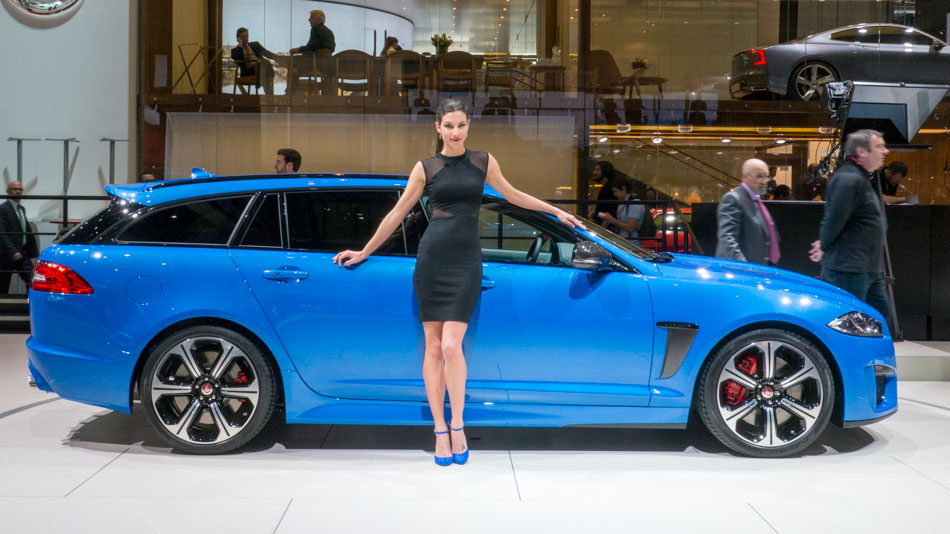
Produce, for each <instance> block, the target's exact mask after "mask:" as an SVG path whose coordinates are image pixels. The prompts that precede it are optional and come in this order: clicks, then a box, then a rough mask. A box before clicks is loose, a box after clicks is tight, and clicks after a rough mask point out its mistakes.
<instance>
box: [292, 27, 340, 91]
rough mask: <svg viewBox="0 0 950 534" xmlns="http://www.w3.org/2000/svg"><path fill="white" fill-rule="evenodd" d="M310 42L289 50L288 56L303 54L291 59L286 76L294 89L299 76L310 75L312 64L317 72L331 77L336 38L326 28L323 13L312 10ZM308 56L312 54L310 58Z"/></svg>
mask: <svg viewBox="0 0 950 534" xmlns="http://www.w3.org/2000/svg"><path fill="white" fill-rule="evenodd" d="M309 20H310V40H309V41H307V44H305V45H303V46H301V47H299V48H291V49H290V55H291V57H292V58H293V56H294V54H299V53H301V52H303V53H304V57H303V58H301V57H297V58H293V62H292V67H291V72H290V73H289V74H288V77H290V80H288V83H289V84H290V85H291V87H296V85H297V81H298V80H299V79H300V76H301V75H307V74H310V73H311V72H312V71H313V64H314V63H316V66H317V70H319V71H320V72H321V73H323V74H324V75H325V77H330V76H332V75H333V71H334V67H333V58H332V57H331V56H332V54H333V51H334V50H336V38H335V37H334V36H333V31H332V30H330V28H327V25H326V21H327V16H326V14H325V13H324V12H323V11H320V10H319V9H314V10H313V11H311V12H310V19H309ZM308 54H314V56H310V55H308Z"/></svg>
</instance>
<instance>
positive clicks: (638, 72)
mask: <svg viewBox="0 0 950 534" xmlns="http://www.w3.org/2000/svg"><path fill="white" fill-rule="evenodd" d="M630 67H631V68H632V69H633V77H634V78H639V77H640V76H643V71H645V70H647V69H648V68H649V67H650V62H649V61H647V59H646V58H643V57H638V58H634V59H633V61H631V62H630Z"/></svg>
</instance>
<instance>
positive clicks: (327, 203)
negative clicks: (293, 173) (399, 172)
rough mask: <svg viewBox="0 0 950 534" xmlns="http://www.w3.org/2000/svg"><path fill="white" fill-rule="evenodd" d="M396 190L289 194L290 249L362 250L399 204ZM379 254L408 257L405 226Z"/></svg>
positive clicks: (385, 243)
mask: <svg viewBox="0 0 950 534" xmlns="http://www.w3.org/2000/svg"><path fill="white" fill-rule="evenodd" d="M398 199H399V196H398V194H397V193H396V192H395V191H307V192H301V193H287V225H288V233H289V235H290V248H291V249H293V250H320V251H326V252H339V251H341V250H345V249H351V250H359V249H361V248H363V245H365V244H366V242H367V241H369V239H370V238H371V237H373V233H374V232H376V228H377V227H378V226H379V223H380V222H382V220H383V218H384V217H386V214H387V213H389V211H390V210H391V209H392V208H393V206H395V205H396V201H397V200H398ZM375 253H376V254H405V253H406V244H405V240H404V239H403V235H402V227H401V226H400V227H397V228H396V231H394V232H393V234H392V235H391V236H389V238H388V239H386V241H385V242H384V243H383V244H382V245H381V246H380V247H379V248H378V249H376V252H375Z"/></svg>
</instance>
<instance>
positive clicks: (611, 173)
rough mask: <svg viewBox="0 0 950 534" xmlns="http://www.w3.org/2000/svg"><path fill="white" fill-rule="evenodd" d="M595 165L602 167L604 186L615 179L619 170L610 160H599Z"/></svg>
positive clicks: (601, 173)
mask: <svg viewBox="0 0 950 534" xmlns="http://www.w3.org/2000/svg"><path fill="white" fill-rule="evenodd" d="M594 167H600V175H601V176H603V177H604V187H607V186H608V185H609V184H610V182H613V181H614V178H615V177H616V174H617V171H616V170H614V164H613V163H611V162H609V161H598V162H597V163H595V164H594Z"/></svg>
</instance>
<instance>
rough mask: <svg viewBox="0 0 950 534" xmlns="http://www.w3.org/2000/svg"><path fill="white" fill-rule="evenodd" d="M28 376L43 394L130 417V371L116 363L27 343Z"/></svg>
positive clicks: (34, 340) (40, 343) (31, 340)
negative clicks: (128, 414) (47, 392)
mask: <svg viewBox="0 0 950 534" xmlns="http://www.w3.org/2000/svg"><path fill="white" fill-rule="evenodd" d="M26 350H27V355H28V357H29V367H30V373H31V374H32V375H33V379H34V380H36V385H37V387H38V388H39V389H41V390H43V391H49V392H52V393H56V394H57V395H59V396H60V397H62V398H64V399H69V400H73V401H76V402H82V403H85V404H92V405H94V406H101V407H103V408H108V409H110V410H116V411H119V412H125V413H132V406H131V400H130V392H129V384H130V381H131V370H130V369H123V368H121V367H120V366H117V365H116V364H115V362H113V361H110V360H107V359H104V358H101V357H99V356H95V355H92V354H84V353H79V352H75V351H70V350H68V349H65V348H62V347H57V346H54V345H50V344H47V343H42V342H40V341H37V340H36V338H35V337H30V338H29V339H27V340H26Z"/></svg>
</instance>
